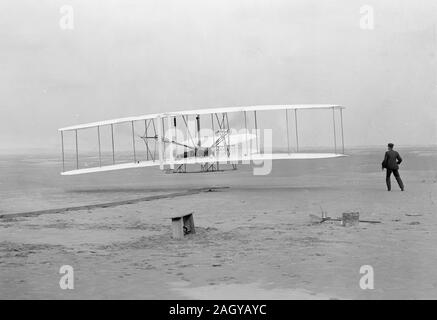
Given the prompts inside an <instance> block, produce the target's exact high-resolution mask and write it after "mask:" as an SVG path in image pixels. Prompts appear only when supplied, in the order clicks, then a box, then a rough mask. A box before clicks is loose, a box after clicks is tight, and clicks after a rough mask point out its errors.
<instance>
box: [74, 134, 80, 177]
mask: <svg viewBox="0 0 437 320" xmlns="http://www.w3.org/2000/svg"><path fill="white" fill-rule="evenodd" d="M74 132H75V136H76V169H79V146H78V142H77V129H76V130H74Z"/></svg>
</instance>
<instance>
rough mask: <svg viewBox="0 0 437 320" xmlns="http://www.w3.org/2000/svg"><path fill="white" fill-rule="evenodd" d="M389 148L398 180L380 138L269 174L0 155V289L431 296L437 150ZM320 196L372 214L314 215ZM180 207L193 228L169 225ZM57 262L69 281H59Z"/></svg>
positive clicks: (46, 295)
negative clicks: (107, 167) (346, 220)
mask: <svg viewBox="0 0 437 320" xmlns="http://www.w3.org/2000/svg"><path fill="white" fill-rule="evenodd" d="M399 151H400V152H401V154H402V156H403V158H404V163H403V164H402V165H401V171H400V173H401V175H402V178H403V180H404V182H405V185H406V191H405V192H401V191H400V190H399V188H398V186H397V185H396V181H395V180H394V179H393V180H392V184H393V191H392V192H387V191H386V190H385V181H384V179H385V173H384V172H382V171H381V169H380V163H381V161H382V157H383V152H384V148H381V149H379V150H377V149H356V150H348V152H347V153H349V154H350V156H349V157H347V158H342V159H330V160H312V161H277V162H274V163H273V171H272V173H271V174H270V175H268V176H253V175H252V171H251V168H250V167H249V166H240V167H239V169H238V170H237V171H224V172H219V173H205V174H165V173H162V172H160V171H159V170H157V169H144V170H131V171H123V172H121V171H120V172H116V173H108V174H95V175H86V176H77V177H62V176H60V175H59V159H58V158H57V157H56V155H54V156H50V157H49V156H47V155H41V156H38V157H36V156H28V157H23V156H13V155H10V156H2V157H1V159H0V167H1V171H0V173H1V177H2V180H1V184H0V190H1V199H0V215H1V218H0V298H1V299H77V298H82V299H110V298H116V299H190V298H194V299H204V298H209V299H257V298H261V299H420V298H425V299H436V298H437V272H436V269H435V266H436V265H437V252H436V250H435V246H436V245H437V232H436V231H437V218H436V212H437V210H436V209H437V205H436V199H437V197H436V195H437V151H436V150H435V148H420V149H417V148H416V149H404V150H402V149H400V150H399ZM17 159H19V161H20V162H19V164H20V166H17V161H18V160H17ZM215 188H217V189H215ZM126 200H127V201H128V202H127V203H126ZM129 200H131V201H129ZM123 201H124V202H123ZM77 206H82V207H81V208H79V209H77V210H72V211H69V210H60V209H62V208H64V209H65V208H69V207H77ZM41 210H46V212H44V211H43V212H39V213H37V214H32V213H31V212H34V211H41ZM57 210H58V211H57ZM322 210H323V211H325V212H327V214H328V216H330V217H334V218H337V217H340V216H341V215H342V213H343V212H346V211H358V212H359V213H360V218H361V219H362V220H375V221H380V222H381V223H378V224H370V223H360V224H359V226H357V227H343V226H342V225H341V224H340V222H338V221H326V222H324V223H314V220H313V219H311V217H310V215H317V216H321V211H322ZM29 212H30V213H29ZM189 212H193V215H194V221H195V226H196V233H195V234H192V235H188V236H186V238H185V239H183V240H174V239H172V238H171V220H170V218H171V217H172V216H174V215H180V214H184V213H189ZM26 213H27V214H26ZM62 265H71V266H72V267H73V268H74V281H75V282H74V289H73V290H62V289H60V287H59V280H60V277H61V274H59V268H60V267H61V266H62ZM362 265H371V266H372V267H373V268H374V273H375V281H374V286H375V288H374V289H373V290H362V289H361V288H360V286H359V280H360V278H361V276H362V275H361V274H360V272H359V270H360V267H361V266H362Z"/></svg>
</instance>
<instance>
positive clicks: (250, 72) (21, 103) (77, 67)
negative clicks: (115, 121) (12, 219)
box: [0, 0, 437, 150]
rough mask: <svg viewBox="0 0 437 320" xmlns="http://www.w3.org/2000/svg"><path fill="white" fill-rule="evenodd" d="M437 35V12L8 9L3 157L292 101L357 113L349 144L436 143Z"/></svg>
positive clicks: (40, 4)
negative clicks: (109, 129)
mask: <svg viewBox="0 0 437 320" xmlns="http://www.w3.org/2000/svg"><path fill="white" fill-rule="evenodd" d="M63 5H71V6H72V7H73V9H74V29H73V30H63V29H61V28H60V26H59V20H60V19H61V16H62V14H61V13H60V7H61V6H63ZM363 5H371V6H372V7H373V8H374V23H375V25H374V29H373V30H363V29H361V28H360V18H361V16H362V14H360V7H361V6H363ZM436 24H437V4H436V1H435V0H415V1H410V0H403V1H402V0H391V1H388V0H384V1H381V0H378V1H367V0H366V1H364V0H363V1H357V0H336V1H328V0H326V1H325V0H317V1H312V0H292V1H290V0H286V1H285V0H284V1H279V0H273V1H272V0H264V1H259V0H258V1H256V0H245V1H241V0H208V1H205V0H188V1H187V0H174V1H169V0H157V1H148V0H147V1H146V0H111V1H109V0H104V1H103V0H102V1H97V0H86V1H74V0H73V1H55V0H40V1H33V0H20V1H16V0H2V1H1V2H0V111H1V112H0V149H2V150H5V149H22V150H24V149H29V148H44V149H46V148H48V149H53V150H58V149H59V134H58V132H57V128H59V127H63V126H66V125H73V124H78V123H83V122H91V121H96V120H104V119H111V118H116V117H124V116H130V115H141V114H147V113H155V112H166V111H173V110H184V109H194V108H207V107H216V106H235V105H255V104H285V103H287V104H297V103H335V104H341V105H344V106H346V107H347V110H346V112H345V114H344V115H345V130H344V131H345V136H346V143H347V145H348V146H360V145H385V144H386V142H388V141H393V142H395V143H396V144H397V145H416V144H435V143H436V141H437V140H436V139H437V112H436V110H437V56H436V55H437V45H436V42H437V35H436V32H437V30H436Z"/></svg>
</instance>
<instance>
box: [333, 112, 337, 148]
mask: <svg viewBox="0 0 437 320" xmlns="http://www.w3.org/2000/svg"><path fill="white" fill-rule="evenodd" d="M332 124H333V125H334V153H337V135H336V133H335V109H334V108H332Z"/></svg>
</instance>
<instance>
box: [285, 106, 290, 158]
mask: <svg viewBox="0 0 437 320" xmlns="http://www.w3.org/2000/svg"><path fill="white" fill-rule="evenodd" d="M285 121H286V122H287V147H288V154H290V133H289V130H288V109H285Z"/></svg>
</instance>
